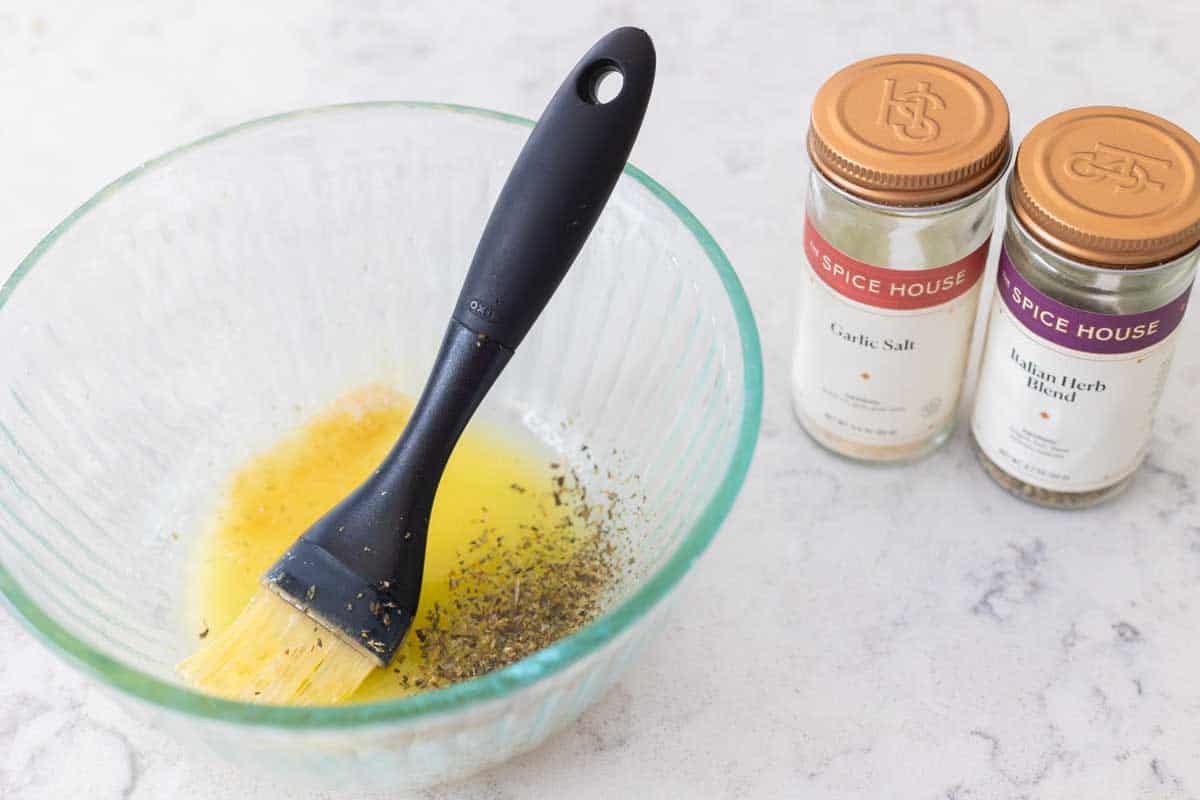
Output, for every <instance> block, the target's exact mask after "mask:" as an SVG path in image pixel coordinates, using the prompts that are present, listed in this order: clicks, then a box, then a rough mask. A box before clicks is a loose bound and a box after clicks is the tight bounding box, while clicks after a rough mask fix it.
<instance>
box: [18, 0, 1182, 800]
mask: <svg viewBox="0 0 1200 800" xmlns="http://www.w3.org/2000/svg"><path fill="white" fill-rule="evenodd" d="M590 5H591V6H592V7H590V8H587V7H584V5H583V4H576V3H561V2H551V1H550V0H541V1H540V2H491V3H472V4H467V3H442V2H423V3H418V2H409V3H394V4H392V3H374V2H372V3H353V4H351V3H338V2H334V1H333V0H326V1H322V0H289V2H286V3H284V2H278V3H250V2H240V3H218V2H199V1H198V0H163V1H162V2H157V3H146V4H144V7H141V8H134V7H133V6H134V4H133V3H126V4H119V3H90V2H83V0H78V1H77V2H70V3H66V2H55V3H50V2H34V1H33V0H6V1H5V2H4V3H3V5H2V6H0V100H2V103H0V132H2V133H3V141H4V147H3V148H0V176H3V187H2V189H0V220H3V223H2V224H0V272H5V273H7V272H8V271H9V270H10V269H12V268H13V267H14V266H15V265H16V263H17V262H18V261H19V260H20V258H21V257H23V256H24V255H25V253H26V252H27V251H28V250H29V249H30V248H32V246H33V245H34V244H35V243H36V242H37V240H38V239H39V238H40V237H41V236H42V235H43V234H45V233H46V232H47V231H48V230H49V229H50V228H51V227H52V226H53V225H54V224H55V223H56V222H58V221H59V220H60V219H62V218H63V217H64V216H65V215H66V214H67V213H68V212H70V211H71V210H72V209H73V208H74V207H75V206H76V205H78V204H79V203H80V202H82V201H83V200H84V199H86V198H87V197H88V196H89V195H90V194H91V193H92V192H93V191H94V190H96V189H97V188H98V187H99V186H101V185H102V184H104V183H105V182H107V181H108V180H110V179H112V178H113V177H115V176H116V175H118V174H120V173H122V172H124V171H125V170H127V169H128V168H130V167H132V166H134V165H136V164H137V163H139V162H140V161H141V160H144V159H146V158H148V157H150V156H153V155H156V154H158V153H160V152H162V151H164V150H166V149H168V148H170V147H172V146H174V145H177V144H180V143H183V142H186V141H189V140H191V139H194V138H196V137H199V136H201V135H204V134H207V133H210V132H213V131H215V130H218V129H220V128H223V127H225V126H228V125H231V124H233V123H237V122H240V121H242V120H246V119H249V118H253V117H258V116H262V115H265V114H269V113H273V112H277V111H282V110H286V109H291V108H296V107H301V106H309V105H317V104H323V103H331V102H341V101H348V100H364V99H393V98H413V99H440V100H450V101H457V102H462V103H469V104H474V105H483V106H490V107H494V108H500V109H505V110H510V111H515V112H519V113H523V114H526V115H531V116H532V115H536V114H537V113H538V112H539V110H540V108H541V106H542V104H543V102H544V101H545V99H546V98H547V97H548V96H549V94H550V92H551V91H552V89H553V87H554V85H555V83H556V82H557V80H558V77H559V75H561V73H562V71H563V70H564V69H566V68H567V66H568V65H570V64H571V63H573V62H574V60H575V58H576V57H577V56H578V55H579V54H580V53H581V52H582V51H583V50H584V49H585V48H586V47H587V46H588V45H589V44H590V43H591V41H592V40H593V39H594V38H595V37H597V36H598V35H599V34H601V33H603V32H604V31H605V30H607V29H608V28H610V27H615V26H616V25H618V24H636V25H640V26H642V27H645V28H647V29H648V30H649V31H650V32H651V33H652V34H653V35H654V36H655V38H656V41H657V45H658V51H659V78H658V85H657V87H656V92H655V100H654V104H653V107H652V109H651V112H650V115H649V117H648V118H647V123H646V126H645V128H644V131H643V134H642V137H641V140H640V142H639V144H638V146H637V149H636V152H635V154H634V161H635V162H636V163H638V164H639V165H640V166H642V167H643V168H645V169H646V170H647V171H648V172H650V173H651V174H652V175H654V176H655V177H656V178H658V179H660V180H661V181H662V182H663V183H664V184H666V185H667V186H668V187H670V188H671V189H672V190H673V191H674V192H675V193H676V194H677V195H678V196H679V197H681V198H682V199H683V200H684V202H686V203H687V204H688V205H689V206H690V207H691V208H692V209H693V210H694V211H695V212H696V214H697V215H698V216H699V217H700V219H701V220H703V221H704V222H705V224H707V225H708V226H709V228H710V229H711V230H712V231H713V233H714V234H715V236H716V238H717V239H718V241H720V243H721V244H722V245H723V246H724V247H725V249H726V250H727V252H728V254H729V256H730V259H731V260H732V262H733V264H734V266H735V267H736V268H737V269H738V271H739V272H740V273H741V275H742V278H743V280H744V282H745V284H746V288H747V290H748V292H749V295H750V299H751V301H752V303H753V306H754V310H755V313H756V314H757V317H758V322H759V326H760V329H761V333H762V338H763V345H764V351H765V358H766V370H767V371H766V375H767V396H766V407H765V416H764V420H763V429H762V440H761V443H760V445H759V449H758V453H757V456H756V459H755V464H754V467H753V470H752V472H751V476H750V479H749V482H748V483H747V486H746V489H745V491H744V492H743V494H742V497H741V498H740V500H739V502H738V505H737V508H736V509H735V512H734V513H733V514H732V516H731V517H730V519H729V521H728V523H727V524H726V526H725V529H724V530H723V531H722V533H721V534H720V535H719V536H718V537H717V540H716V542H715V544H714V545H713V547H712V549H711V550H710V551H709V552H708V553H707V555H706V556H705V557H704V559H703V560H702V562H701V563H700V564H699V566H698V567H697V568H696V570H695V572H694V574H693V575H692V576H691V577H690V578H689V580H688V582H687V583H686V585H685V587H684V588H683V590H682V592H681V595H680V597H679V599H678V603H677V605H676V608H675V611H674V614H673V617H672V621H671V623H670V624H669V626H668V629H667V630H666V632H665V635H664V636H662V637H661V639H659V640H658V642H657V644H656V645H655V646H654V647H652V648H651V650H650V652H649V653H648V655H647V657H646V658H645V659H644V660H643V661H642V662H640V664H638V665H637V666H636V667H635V668H634V669H633V671H632V672H631V674H629V675H628V677H627V678H626V679H625V680H624V681H623V682H622V683H621V684H620V686H619V687H618V689H617V690H615V691H614V692H613V693H612V694H611V695H609V696H608V697H607V698H606V699H605V700H604V701H603V702H602V703H601V704H600V705H599V706H598V707H596V708H595V709H593V710H592V711H591V712H590V713H588V714H587V715H586V716H585V717H584V718H583V720H582V721H581V722H580V723H579V724H577V725H576V726H574V727H573V728H571V729H570V730H569V731H567V732H566V733H564V734H562V735H560V736H558V737H556V738H555V739H553V740H551V741H550V742H549V743H548V744H546V745H545V746H543V747H542V748H541V749H540V750H538V751H536V752H534V753H532V754H530V755H528V756H525V757H523V758H521V759H519V760H518V761H516V762H513V763H511V764H508V765H506V766H504V767H502V768H500V769H498V770H495V771H493V772H491V773H488V774H486V775H484V776H482V777H479V778H478V779H475V780H473V781H470V782H468V783H465V784H461V785H458V786H454V787H449V788H444V789H440V790H435V791H432V792H430V793H429V794H428V796H429V797H431V798H442V797H447V798H448V797H466V798H510V797H547V798H550V797H573V798H601V797H604V798H609V797H649V796H655V797H729V798H733V797H783V796H791V797H804V798H821V799H826V798H830V799H832V798H903V799H904V800H908V799H909V798H912V800H993V799H994V798H1013V799H1014V800H1016V798H1039V799H1041V798H1070V800H1087V799H1090V798H1103V799H1105V800H1108V799H1110V798H1111V799H1112V800H1135V799H1138V798H1154V799H1155V800H1176V799H1179V800H1182V798H1192V797H1196V796H1198V794H1200V747H1198V746H1197V744H1196V742H1197V730H1198V729H1200V680H1197V675H1200V644H1198V643H1197V642H1193V639H1198V638H1200V504H1198V501H1197V493H1198V492H1200V424H1198V423H1197V421H1196V399H1195V398H1196V395H1197V393H1198V392H1200V333H1198V332H1200V320H1198V319H1197V314H1196V313H1195V312H1193V313H1192V314H1191V319H1190V320H1189V321H1188V322H1187V323H1186V327H1185V329H1184V331H1183V339H1182V344H1181V347H1180V355H1179V358H1178V360H1177V362H1176V365H1175V368H1174V373H1173V376H1172V378H1171V381H1170V385H1169V388H1168V390H1167V395H1166V400H1165V403H1164V407H1163V411H1162V414H1161V417H1160V420H1159V426H1158V434H1157V437H1156V440H1155V443H1154V450H1153V453H1152V455H1151V457H1150V460H1149V463H1148V464H1147V466H1146V467H1145V469H1143V470H1142V472H1141V473H1140V475H1139V477H1138V478H1137V480H1136V482H1135V483H1134V485H1133V487H1132V488H1131V490H1130V491H1129V492H1128V493H1127V494H1125V495H1124V496H1122V497H1121V498H1120V499H1119V500H1118V501H1116V502H1114V503H1112V504H1111V505H1108V506H1106V507H1104V508H1102V509H1100V510H1095V511H1089V512H1083V513H1062V512H1060V513H1055V512H1049V511H1043V510H1039V509H1035V508H1031V507H1028V506H1025V505H1023V504H1021V503H1019V502H1017V501H1015V500H1012V499H1010V498H1009V497H1008V496H1007V495H1005V494H1003V493H1002V492H1001V491H1000V490H998V489H997V488H995V487H994V486H993V485H992V484H991V483H990V481H989V480H988V479H987V478H986V477H985V476H984V474H983V473H982V472H981V471H980V470H979V469H978V468H977V467H976V465H975V463H974V461H973V457H972V456H971V454H970V453H969V452H968V448H967V445H966V441H965V438H964V436H963V435H962V433H961V431H960V433H959V435H958V436H956V438H955V439H954V441H953V442H951V444H950V445H949V446H948V447H946V448H945V449H943V450H942V451H941V452H939V453H937V454H936V455H934V456H933V457H932V458H930V459H928V460H927V461H925V462H923V463H921V464H919V465H917V466H915V467H912V468H908V469H902V470H901V469H868V468H863V467H858V466H853V465H849V464H847V463H843V462H841V461H838V460H835V459H833V458H831V457H828V456H826V455H824V454H823V453H821V452H819V451H818V450H817V449H816V448H815V446H814V445H812V444H811V443H810V442H809V441H808V439H806V438H805V437H804V436H803V435H802V434H801V432H800V430H799V428H798V427H797V425H796V423H795V422H794V421H793V418H792V416H791V412H790V408H789V395H788V380H787V376H788V369H787V367H788V361H789V356H790V350H791V326H792V313H793V297H794V294H795V291H796V286H797V279H798V272H797V270H798V269H799V268H800V267H799V258H800V249H801V248H800V241H801V237H800V232H801V231H800V221H801V205H802V200H803V194H804V188H803V187H804V178H805V170H806V166H805V161H804V156H803V137H804V132H805V127H806V115H807V110H808V106H809V102H810V100H811V96H812V92H813V91H814V90H815V89H816V87H817V86H818V84H819V83H820V81H821V79H822V78H823V77H824V76H825V75H826V74H827V73H829V72H830V71H832V70H834V69H836V68H838V67H840V66H842V65H843V64H845V63H847V62H849V61H851V60H854V59H857V58H860V57H864V56H867V55H871V54H876V53H879V52H887V51H931V52H937V53H942V54H945V55H948V56H951V57H955V58H959V59H961V60H964V61H968V62H970V63H971V64H973V65H975V66H977V67H979V68H980V69H982V70H983V71H984V72H986V73H987V74H989V75H990V76H992V77H993V78H994V79H995V80H996V82H997V83H998V84H999V85H1000V86H1001V87H1002V88H1003V89H1004V90H1005V91H1006V92H1007V94H1008V97H1009V100H1010V103H1011V106H1012V110H1013V119H1014V129H1015V130H1014V132H1015V133H1016V134H1017V135H1022V134H1024V132H1025V131H1027V130H1028V129H1029V128H1030V126H1031V125H1032V124H1033V123H1034V122H1036V121H1037V120H1038V119H1040V118H1042V117H1044V116H1046V115H1048V114H1050V113H1053V112H1055V111H1058V110H1060V109H1061V108H1064V107H1067V106H1070V105H1081V104H1087V103H1115V104H1127V105H1135V106H1141V107H1144V108H1147V109H1148V110H1151V111H1155V112H1159V113H1162V114H1165V115H1167V116H1169V117H1171V118H1173V119H1174V120H1175V121H1177V122H1179V123H1181V124H1182V125H1184V126H1185V127H1188V128H1190V129H1191V130H1193V131H1200V79H1198V78H1197V77H1196V76H1197V73H1196V58H1195V53H1196V35H1197V31H1200V5H1198V4H1196V3H1195V0H1165V1H1164V2H1158V3H1155V4H1152V5H1151V4H1135V3H1125V2H1103V1H1098V0H1090V1H1089V2H1070V3H1062V2H1056V3H1050V2H1047V3H1044V4H1025V5H1026V7H1025V8H1023V9H1022V10H1020V11H1017V10H1014V9H1012V8H1010V6H1015V5H1018V4H1016V3H1013V4H1010V3H997V2H970V0H956V1H955V2H948V1H947V2H939V3H900V4H897V3H894V2H892V0H878V1H875V0H872V1H871V2H841V3H835V2H810V3H786V2H758V1H757V0H753V1H752V0H728V1H727V2H716V1H715V0H712V1H711V2H704V3H682V2H679V3H632V2H622V1H620V0H613V1H612V2H605V3H597V4H590ZM116 6H122V7H120V8H118V7H116ZM126 6H128V7H126ZM469 6H470V7H469ZM897 8H902V9H903V10H902V11H897V10H895V9H897ZM0 346H2V345H0ZM718 637H719V638H720V639H721V641H722V642H724V643H726V645H725V646H724V647H723V648H722V649H720V650H718V651H714V650H713V649H712V644H713V642H714V641H716V640H717V639H718ZM278 794H279V793H278V790H277V789H273V788H272V787H271V786H270V785H269V784H267V783H265V782H259V781H258V780H256V779H255V778H254V777H253V776H247V775H242V774H235V773H233V772H231V771H230V770H229V769H228V768H226V767H224V766H222V765H220V764H215V763H210V762H208V761H205V760H202V759H200V758H198V757H195V756H193V755H192V754H191V753H189V752H185V751H183V750H182V748H180V747H179V746H178V745H176V744H174V743H173V742H172V741H170V740H168V739H166V738H165V737H163V736H162V735H160V734H158V733H156V732H154V731H151V730H146V729H143V728H142V727H140V726H138V725H137V724H135V723H134V722H132V721H131V720H130V719H129V718H127V717H126V716H125V715H124V714H123V713H122V712H121V711H120V710H119V709H118V708H117V707H116V706H114V705H113V703H112V701H111V700H110V699H108V697H107V696H106V695H105V694H104V693H103V692H101V691H100V690H99V689H97V688H96V687H95V686H93V685H91V684H90V683H89V682H88V681H86V680H84V679H82V678H81V677H79V676H78V675H77V673H75V672H74V671H72V670H71V669H69V668H68V667H66V666H64V665H62V664H60V663H59V662H58V660H57V659H56V658H54V657H53V656H52V655H50V654H49V653H48V652H47V651H46V650H44V649H43V648H42V647H41V646H40V645H39V644H37V643H35V642H34V641H33V639H32V638H31V637H30V636H28V635H27V634H26V633H25V632H24V631H23V630H22V629H21V628H20V627H19V625H18V624H17V623H16V622H15V621H14V620H12V619H11V618H9V617H7V616H6V615H3V614H0V797H3V798H6V800H7V799H8V798H11V799H12V800H34V799H35V798H47V799H52V800H61V799H62V798H68V797H80V798H88V800H115V799H116V798H130V799H132V800H151V799H153V800H159V798H204V799H206V800H207V799H211V800H217V799H218V798H221V799H222V800H223V799H225V798H230V799H232V798H237V799H238V800H243V799H244V798H258V797H264V798H265V797H275V796H278ZM291 796H293V797H298V798H301V797H304V796H302V795H297V794H293V795H291ZM317 797H320V798H330V797H332V796H329V795H311V796H308V797H304V800H315V798H317ZM380 800H382V799H380Z"/></svg>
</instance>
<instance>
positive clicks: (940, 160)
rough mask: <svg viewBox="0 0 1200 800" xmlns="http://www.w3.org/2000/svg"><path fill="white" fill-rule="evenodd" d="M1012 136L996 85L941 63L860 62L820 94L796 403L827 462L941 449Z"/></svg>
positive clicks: (893, 58) (898, 58)
mask: <svg viewBox="0 0 1200 800" xmlns="http://www.w3.org/2000/svg"><path fill="white" fill-rule="evenodd" d="M1008 124H1009V123H1008V106H1007V104H1006V103H1005V101H1004V96H1003V95H1002V94H1001V93H1000V90H999V89H997V88H996V86H995V85H994V84H993V83H992V82H991V81H989V80H988V79H987V78H986V77H984V76H983V75H981V74H980V73H978V72H976V71H975V70H973V69H971V68H970V67H967V66H964V65H962V64H959V63H957V62H955V61H950V60H948V59H944V58H938V57H935V56H926V55H890V56H881V57H878V58H871V59H867V60H865V61H860V62H858V63H856V64H853V65H851V66H849V67H846V68H845V69H843V70H841V71H840V72H838V73H836V74H835V75H834V76H833V77H831V78H830V79H829V80H828V81H827V82H826V83H825V84H824V85H823V86H822V87H821V88H820V90H819V91H818V92H817V95H816V98H815V99H814V101H813V109H812V121H811V125H810V128H809V134H808V152H809V158H810V160H811V162H812V166H813V169H812V170H810V177H809V189H808V202H807V212H806V219H805V223H804V249H805V256H806V258H805V261H806V262H807V266H806V267H804V268H803V271H804V278H803V281H802V283H803V291H802V294H801V299H800V309H799V315H798V335H797V344H796V351H795V360H794V365H793V399H794V404H795V410H796V414H797V416H798V417H799V419H800V421H801V423H802V424H803V426H804V428H805V430H807V431H808V433H809V434H810V435H811V436H812V437H813V438H814V439H815V440H816V441H817V442H818V443H820V444H822V445H824V446H825V447H826V448H828V449H830V450H833V451H834V452H837V453H840V454H842V455H845V456H849V457H852V458H857V459H862V460H868V461H906V460H912V459H916V458H919V457H921V456H923V455H925V454H927V453H929V452H931V451H933V450H934V449H935V448H937V447H938V446H939V445H940V444H942V443H943V442H944V441H946V439H948V438H949V436H950V433H951V431H952V429H953V427H954V420H955V415H956V409H957V406H958V401H959V396H960V394H961V391H962V384H963V379H964V375H965V372H966V365H967V355H968V352H969V349H970V340H971V332H972V328H973V325H974V320H975V312H976V307H977V305H978V301H979V289H980V285H981V281H980V279H981V277H982V276H983V271H984V265H985V263H986V261H987V253H988V242H989V240H990V237H991V233H992V227H993V220H994V211H995V198H996V192H995V187H996V186H997V185H998V184H999V182H1000V179H1001V177H1002V175H1003V172H1004V170H1005V167H1006V166H1007V164H1008V160H1009V156H1010V151H1011V139H1010V137H1009V131H1008Z"/></svg>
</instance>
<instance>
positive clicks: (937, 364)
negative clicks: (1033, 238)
mask: <svg viewBox="0 0 1200 800" xmlns="http://www.w3.org/2000/svg"><path fill="white" fill-rule="evenodd" d="M804 249H805V255H806V256H807V261H808V264H809V267H810V269H809V270H806V281H805V283H806V285H805V291H804V294H803V298H802V300H801V309H800V325H801V331H802V333H801V336H800V338H799V344H798V351H797V374H798V375H800V376H803V378H804V379H803V380H798V381H797V385H796V393H797V404H798V406H799V407H800V409H801V411H802V413H804V414H805V415H807V416H808V417H809V418H811V419H812V420H814V421H815V422H816V423H817V424H819V425H821V426H822V427H823V428H826V429H828V430H831V431H833V432H834V433H836V434H837V435H838V436H840V437H842V438H844V439H847V440H850V441H854V442H858V443H861V444H864V445H895V446H903V445H906V444H911V443H914V442H919V441H921V440H923V439H925V438H926V437H928V436H929V435H930V434H932V433H934V432H936V431H938V430H940V429H941V428H942V427H944V425H945V424H946V420H947V417H949V416H950V415H952V414H953V413H954V410H955V407H956V406H957V404H958V395H959V391H960V388H961V385H962V375H963V370H964V368H965V366H966V361H967V354H968V352H969V349H970V339H971V327H972V324H973V322H974V312H975V307H976V303H977V302H978V297H979V287H980V278H981V277H982V275H983V270H984V265H985V264H986V262H987V249H988V242H987V240H985V241H984V242H983V243H982V244H981V245H979V247H978V248H976V249H975V250H974V251H973V252H971V253H970V254H969V255H967V256H966V257H965V258H962V259H960V260H958V261H955V262H953V263H950V264H945V265H941V266H936V267H931V268H928V269H919V270H899V269H889V268H886V267H879V266H875V265H872V264H866V263H864V262H862V261H858V260H856V259H854V258H851V257H849V256H847V255H846V254H845V253H842V252H841V251H839V250H837V249H836V248H834V247H833V246H832V245H831V244H830V243H829V242H828V241H826V240H825V239H824V237H822V236H821V234H820V233H819V232H818V231H817V229H816V228H815V227H814V226H813V224H812V223H811V221H806V222H805V227H804Z"/></svg>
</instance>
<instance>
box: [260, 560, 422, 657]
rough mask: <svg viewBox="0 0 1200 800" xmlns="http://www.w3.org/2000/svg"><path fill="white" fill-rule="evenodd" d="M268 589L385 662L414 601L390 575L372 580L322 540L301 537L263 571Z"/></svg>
mask: <svg viewBox="0 0 1200 800" xmlns="http://www.w3.org/2000/svg"><path fill="white" fill-rule="evenodd" d="M263 583H264V584H265V585H266V586H267V588H268V589H270V590H271V591H273V592H275V593H276V594H278V595H279V596H281V597H282V598H283V599H284V600H286V601H287V602H288V603H291V604H292V605H293V606H295V607H296V608H297V609H299V610H300V611H303V612H304V613H305V614H308V615H309V616H311V617H313V618H314V619H315V620H317V621H318V622H320V623H321V624H322V625H323V626H324V627H326V628H328V629H329V630H331V631H333V632H334V633H336V634H338V635H339V636H340V637H341V638H342V639H344V640H345V641H347V642H349V643H350V644H352V645H353V646H355V647H357V648H358V649H360V650H362V651H363V652H364V653H367V654H368V655H370V656H371V657H372V658H374V659H375V660H377V661H378V662H379V663H380V665H381V666H387V665H388V663H389V662H390V661H391V660H392V656H393V655H395V653H396V649H397V648H398V647H399V646H400V642H401V641H403V639H404V634H405V632H406V631H408V628H409V625H411V624H412V619H413V615H414V614H415V613H416V607H415V606H413V607H411V608H409V607H404V606H402V605H401V600H402V598H400V597H398V596H397V594H398V593H397V591H396V588H397V587H396V586H395V585H394V584H392V583H391V582H390V581H379V582H375V583H370V582H367V581H364V580H363V578H362V577H361V576H360V575H358V574H357V573H355V572H354V571H353V570H351V569H350V568H349V567H347V566H346V565H345V564H343V563H342V562H341V561H339V560H338V559H337V558H336V557H334V556H333V555H332V554H330V553H329V552H328V551H327V550H325V549H324V548H323V547H321V546H320V545H318V544H314V543H313V542H310V541H307V540H304V539H301V540H300V541H298V542H296V543H295V544H294V545H292V547H291V549H289V550H288V551H287V552H286V553H284V555H283V557H282V558H280V559H279V560H278V561H277V562H275V565H274V566H273V567H271V569H270V570H268V571H267V573H266V575H264V576H263Z"/></svg>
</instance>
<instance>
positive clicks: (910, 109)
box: [879, 78, 946, 142]
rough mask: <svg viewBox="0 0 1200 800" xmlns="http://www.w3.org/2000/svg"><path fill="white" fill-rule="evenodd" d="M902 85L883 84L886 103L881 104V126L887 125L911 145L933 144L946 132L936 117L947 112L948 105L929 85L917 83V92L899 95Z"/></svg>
mask: <svg viewBox="0 0 1200 800" xmlns="http://www.w3.org/2000/svg"><path fill="white" fill-rule="evenodd" d="M897 83H898V81H897V80H896V79H895V78H886V79H885V80H884V81H883V102H881V103H880V104H879V124H880V125H886V126H887V127H890V128H891V129H892V132H893V133H894V134H896V138H898V139H904V140H906V141H910V142H930V141H933V140H934V139H936V138H938V135H939V134H940V133H941V132H942V128H941V126H940V125H938V124H937V121H936V120H935V119H934V118H933V116H932V114H933V113H934V112H937V111H945V110H946V101H945V100H944V99H943V98H942V96H941V95H939V94H937V93H936V92H934V91H933V90H932V89H930V82H929V81H917V85H916V88H915V89H910V90H908V91H906V92H901V93H900V94H897V93H896V85H897Z"/></svg>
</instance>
